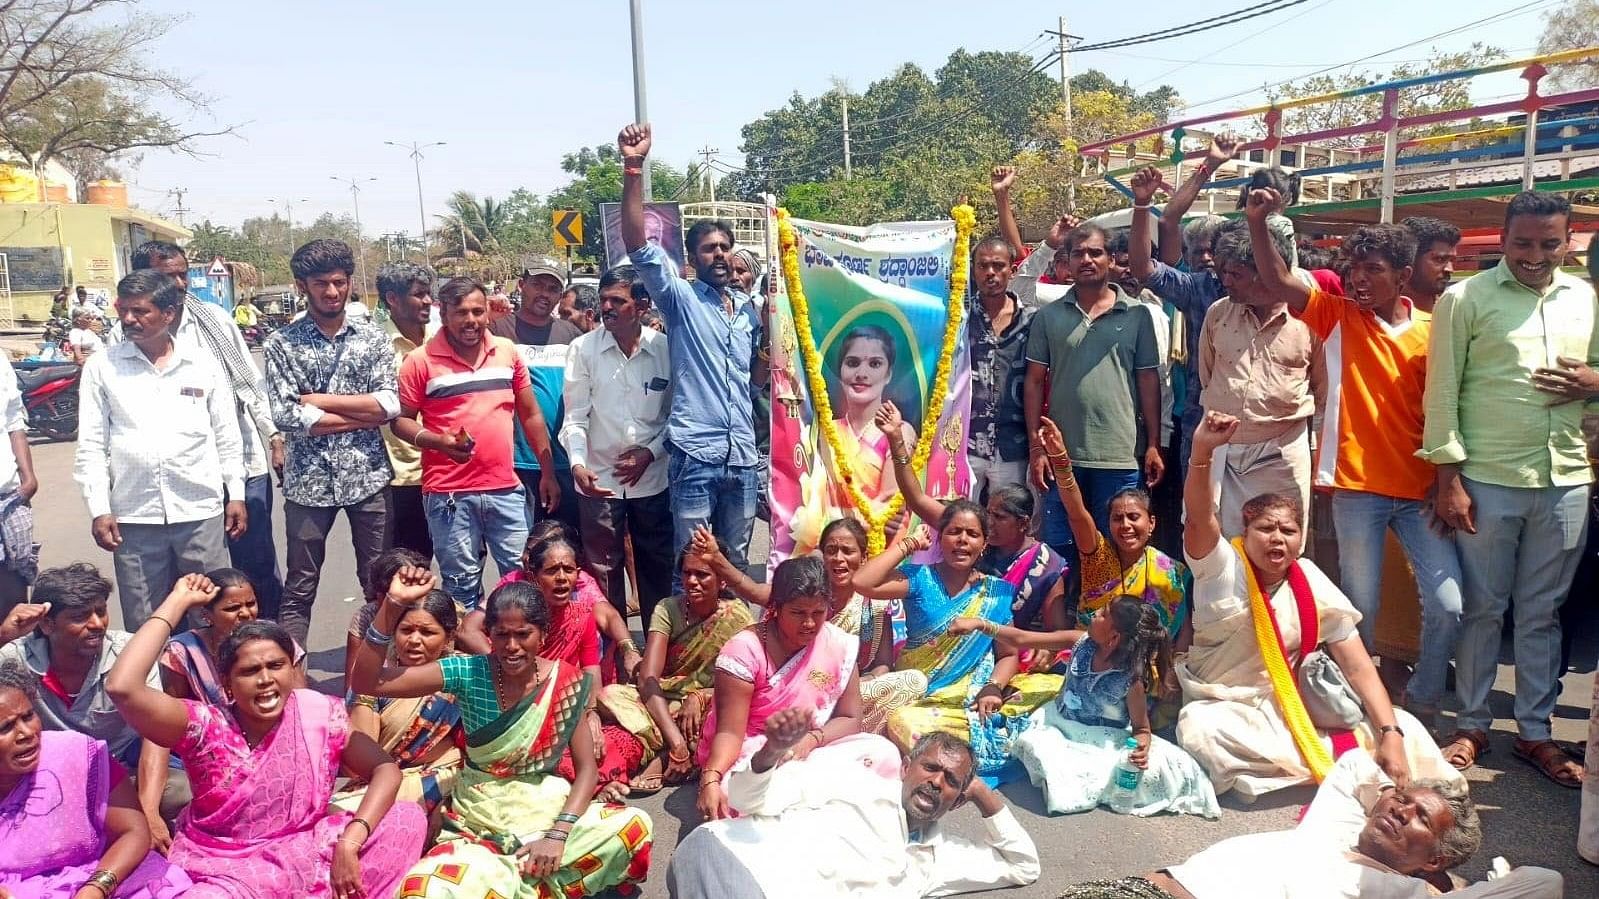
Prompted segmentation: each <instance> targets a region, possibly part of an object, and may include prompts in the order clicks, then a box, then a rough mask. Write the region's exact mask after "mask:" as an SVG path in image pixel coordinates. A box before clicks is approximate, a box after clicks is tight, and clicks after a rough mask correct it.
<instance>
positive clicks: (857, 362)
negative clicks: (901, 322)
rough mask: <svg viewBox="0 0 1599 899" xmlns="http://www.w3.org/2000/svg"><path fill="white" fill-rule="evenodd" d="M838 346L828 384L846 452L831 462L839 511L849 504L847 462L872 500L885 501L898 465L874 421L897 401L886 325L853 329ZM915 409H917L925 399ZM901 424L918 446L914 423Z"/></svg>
mask: <svg viewBox="0 0 1599 899" xmlns="http://www.w3.org/2000/svg"><path fill="white" fill-rule="evenodd" d="M837 346H838V350H837V351H836V353H830V354H829V356H830V358H831V359H832V362H833V364H832V366H830V368H829V371H828V375H829V377H828V381H829V384H828V388H829V390H831V391H832V394H833V402H832V405H833V411H834V412H835V413H836V414H837V415H838V417H837V418H836V419H834V426H835V427H836V428H837V430H838V436H839V446H840V447H841V448H842V449H843V450H844V454H843V457H842V458H839V459H834V460H833V465H834V469H835V472H834V473H835V480H834V490H833V504H834V505H835V506H837V507H838V508H840V509H849V508H851V500H850V496H849V492H848V491H847V490H845V489H844V487H843V485H842V484H841V483H839V481H840V480H842V478H841V475H842V466H844V465H848V466H849V470H850V472H851V474H852V475H853V477H854V478H855V483H856V484H857V485H858V486H859V487H860V488H861V491H862V492H863V493H865V494H866V496H867V497H869V498H870V499H871V500H872V502H873V503H876V504H884V503H887V502H888V500H889V499H890V498H891V497H892V496H893V495H894V494H895V493H896V492H897V491H898V488H897V486H896V485H895V483H894V466H893V465H891V464H889V458H888V451H889V450H888V447H889V441H888V435H886V434H884V433H883V432H882V431H880V430H878V428H877V425H876V424H875V423H874V422H873V420H872V419H873V417H874V416H876V415H877V410H878V409H879V408H881V407H882V405H883V401H884V400H889V399H895V397H893V396H890V395H889V388H890V385H891V384H892V383H893V381H894V376H895V374H896V369H895V367H894V363H895V362H896V361H897V360H898V359H899V351H898V349H897V348H896V346H895V341H894V337H893V335H892V334H890V333H889V331H888V329H887V328H884V327H883V326H881V325H874V324H865V325H856V326H855V327H853V328H850V329H849V330H848V331H847V332H845V333H844V336H843V338H842V339H840V340H839V341H838V343H837ZM905 380H909V379H908V378H907V379H905ZM897 404H898V403H896V405H897ZM911 408H913V409H916V410H918V411H919V410H920V409H921V403H919V402H918V403H916V404H915V405H914V406H912V407H911ZM917 417H918V418H920V415H918V416H917ZM901 428H902V430H903V432H904V435H905V445H907V446H915V445H916V427H915V426H914V425H912V424H911V423H909V422H906V423H904V424H903V425H901Z"/></svg>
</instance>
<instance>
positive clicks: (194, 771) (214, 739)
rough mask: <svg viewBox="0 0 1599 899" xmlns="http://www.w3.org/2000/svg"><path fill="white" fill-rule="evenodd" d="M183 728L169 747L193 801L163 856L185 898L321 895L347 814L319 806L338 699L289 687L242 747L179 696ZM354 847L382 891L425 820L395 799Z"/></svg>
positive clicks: (374, 890)
mask: <svg viewBox="0 0 1599 899" xmlns="http://www.w3.org/2000/svg"><path fill="white" fill-rule="evenodd" d="M184 705H186V706H188V709H189V727H188V730H187V731H185V732H184V735H183V739H182V740H181V741H179V743H178V745H177V746H174V747H173V748H172V751H173V752H175V753H177V754H178V756H179V757H181V758H182V759H183V765H184V767H185V768H186V769H187V770H188V773H189V782H190V784H191V785H192V786H193V788H194V802H193V803H192V804H191V805H190V806H189V807H188V809H186V810H185V811H184V812H183V815H182V816H181V817H180V818H179V819H178V834H177V836H176V838H175V839H174V840H173V841H172V851H171V853H170V854H169V856H168V857H169V858H170V859H171V860H172V863H173V864H175V865H178V866H179V867H181V868H183V870H185V871H187V872H189V875H190V876H191V877H193V878H194V881H195V883H196V886H195V888H194V889H193V890H191V891H190V892H188V893H186V894H185V895H186V896H187V897H190V899H257V897H259V899H268V897H274V896H313V897H327V896H330V895H331V894H332V887H331V885H330V884H329V877H330V876H331V871H332V867H333V844H334V842H335V841H336V840H337V839H338V838H339V834H340V832H342V831H343V829H344V827H345V825H346V824H348V823H349V822H350V818H351V815H350V814H349V813H348V812H334V813H332V814H329V812H328V801H329V799H330V798H331V797H332V795H333V781H334V778H335V777H336V776H337V774H338V771H339V756H340V754H341V753H343V751H344V745H345V743H346V742H348V740H349V736H350V719H349V717H348V715H347V713H346V712H345V709H344V704H343V703H341V702H339V701H338V700H336V699H334V698H332V697H329V696H323V695H322V694H320V693H316V692H314V691H311V690H295V691H294V692H293V693H291V694H290V695H289V699H288V701H287V702H286V703H285V704H284V708H283V720H282V721H281V722H280V723H279V724H278V726H277V728H276V729H275V730H273V731H272V733H270V734H268V735H267V738H266V739H265V740H263V741H262V742H261V745H260V746H258V747H256V748H255V749H253V750H252V749H251V748H250V746H249V744H248V743H247V742H245V739H244V735H243V734H242V733H240V732H239V731H238V729H237V728H235V727H234V726H233V724H232V721H231V718H230V716H229V715H228V714H227V713H226V712H224V711H222V710H220V709H217V708H215V707H214V706H211V705H209V704H206V703H199V702H188V701H185V702H184ZM376 824H377V827H376V829H374V830H373V831H372V835H371V837H370V838H369V839H368V840H367V841H366V846H365V847H364V848H363V849H362V850H361V880H362V884H363V885H364V886H365V887H366V892H367V895H368V896H392V895H393V894H394V891H395V889H396V888H397V887H398V886H399V883H400V878H401V877H403V876H404V875H405V871H406V869H407V868H408V867H410V865H411V864H413V863H414V862H415V861H416V860H417V859H418V858H420V857H421V855H422V844H423V841H424V840H425V839H426V836H427V818H426V816H425V815H424V814H423V812H422V809H421V807H420V806H417V805H415V804H412V803H409V802H396V803H395V804H394V807H393V808H391V809H390V810H389V813H388V814H386V815H384V816H383V819H382V820H381V821H378V822H376Z"/></svg>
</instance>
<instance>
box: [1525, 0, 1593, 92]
mask: <svg viewBox="0 0 1599 899" xmlns="http://www.w3.org/2000/svg"><path fill="white" fill-rule="evenodd" d="M1593 46H1599V0H1566V3H1565V5H1563V6H1561V7H1560V8H1559V9H1554V10H1550V11H1549V12H1546V13H1544V17H1543V35H1542V36H1541V37H1539V38H1538V52H1539V53H1540V54H1546V53H1559V52H1560V51H1562V50H1578V49H1581V48H1583V47H1593ZM1550 70H1551V72H1552V73H1553V74H1552V76H1551V77H1552V80H1553V82H1554V86H1555V87H1556V88H1557V89H1559V90H1577V89H1579V88H1584V87H1593V86H1594V85H1596V84H1599V57H1589V58H1588V59H1585V60H1582V61H1581V62H1574V63H1566V64H1563V65H1557V66H1551V67H1550Z"/></svg>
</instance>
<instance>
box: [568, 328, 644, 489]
mask: <svg viewBox="0 0 1599 899" xmlns="http://www.w3.org/2000/svg"><path fill="white" fill-rule="evenodd" d="M671 378H672V360H671V357H670V356H669V355H668V353H667V349H666V336H665V335H663V334H662V333H661V332H659V331H656V330H655V329H653V328H645V329H643V332H642V333H641V334H640V335H639V342H638V347H637V348H636V349H634V351H633V355H632V356H628V355H626V354H625V353H623V352H622V348H621V347H620V346H618V345H617V343H616V338H615V337H614V336H612V334H611V332H610V331H607V330H606V329H604V328H595V329H594V330H592V331H590V332H588V333H587V334H584V335H583V336H582V337H579V338H578V339H576V340H574V341H572V345H571V346H570V347H568V348H567V352H566V379H565V381H564V383H563V386H562V394H563V398H564V400H565V404H566V418H565V422H564V424H562V425H561V433H560V440H561V446H563V447H565V448H566V455H567V457H568V458H569V459H570V460H571V462H572V467H574V468H575V467H577V466H579V465H582V466H583V467H585V468H587V469H588V470H589V471H592V472H594V475H595V477H596V479H597V481H598V483H599V486H601V487H603V488H605V489H607V490H610V491H611V492H613V493H614V494H616V496H617V497H619V498H620V497H634V498H638V497H645V496H655V495H656V494H658V493H660V492H661V491H663V490H665V489H666V419H667V415H668V414H669V413H670V412H671V409H672V390H671V388H672V381H671ZM635 446H642V447H645V448H647V449H648V450H649V451H650V452H651V453H652V454H654V456H655V460H654V461H653V462H651V463H650V467H649V468H648V469H646V470H645V472H644V476H643V477H642V478H640V479H639V481H638V483H637V484H634V485H633V486H631V487H626V486H623V485H622V483H621V482H620V481H618V480H617V479H616V461H617V459H618V458H619V457H620V456H621V454H622V451H623V450H626V449H629V448H631V447H635Z"/></svg>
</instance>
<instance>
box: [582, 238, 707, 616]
mask: <svg viewBox="0 0 1599 899" xmlns="http://www.w3.org/2000/svg"><path fill="white" fill-rule="evenodd" d="M649 307H650V298H649V294H647V293H646V292H645V290H644V283H643V281H642V280H641V279H640V278H639V277H638V274H637V272H636V271H635V270H634V269H633V267H632V266H629V265H622V266H617V267H616V268H613V269H611V270H610V271H608V272H606V273H605V274H604V275H603V276H601V278H600V322H601V324H602V325H603V327H601V328H596V329H594V330H592V331H589V332H588V333H586V334H584V335H583V336H582V337H579V338H577V339H576V340H574V341H572V344H571V346H570V347H569V348H568V349H567V354H566V376H565V381H564V383H563V386H562V392H563V399H564V401H565V405H566V418H565V423H564V424H563V425H562V426H561V432H560V440H561V445H562V446H563V447H565V448H566V454H567V457H568V458H569V459H570V460H571V462H572V481H573V483H574V484H575V485H576V486H577V492H578V501H577V502H578V507H577V508H578V520H579V522H580V523H581V525H582V532H583V555H584V557H585V558H586V559H587V561H588V565H589V568H590V569H591V570H592V573H593V574H594V577H595V579H596V580H598V581H599V582H600V585H601V587H603V588H604V589H605V595H606V596H609V597H612V599H613V601H614V600H616V599H617V598H620V597H622V596H625V595H626V594H625V593H624V592H623V590H624V585H623V578H622V574H623V563H622V545H623V543H624V541H625V539H626V537H628V536H631V537H632V539H633V566H634V571H635V572H636V573H637V575H638V583H637V584H636V585H635V586H636V587H637V589H638V605H639V620H640V621H642V622H644V625H645V626H646V627H648V626H649V623H650V616H651V614H652V613H653V611H654V609H655V604H656V603H658V602H660V601H661V600H662V599H663V598H665V597H666V596H667V595H668V594H669V593H670V591H671V588H672V561H673V556H674V554H676V553H677V552H678V551H679V550H681V549H682V547H680V546H673V545H672V507H671V502H670V500H669V498H668V494H667V487H666V479H667V473H666V470H667V460H666V418H667V414H668V413H669V412H670V411H671V408H672V394H671V388H672V381H671V378H672V362H671V357H670V356H669V355H668V353H667V348H666V336H665V335H664V334H662V333H661V332H659V331H657V330H655V329H654V328H647V327H645V326H644V324H643V315H644V313H645V312H646V311H647V310H648V309H649Z"/></svg>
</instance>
